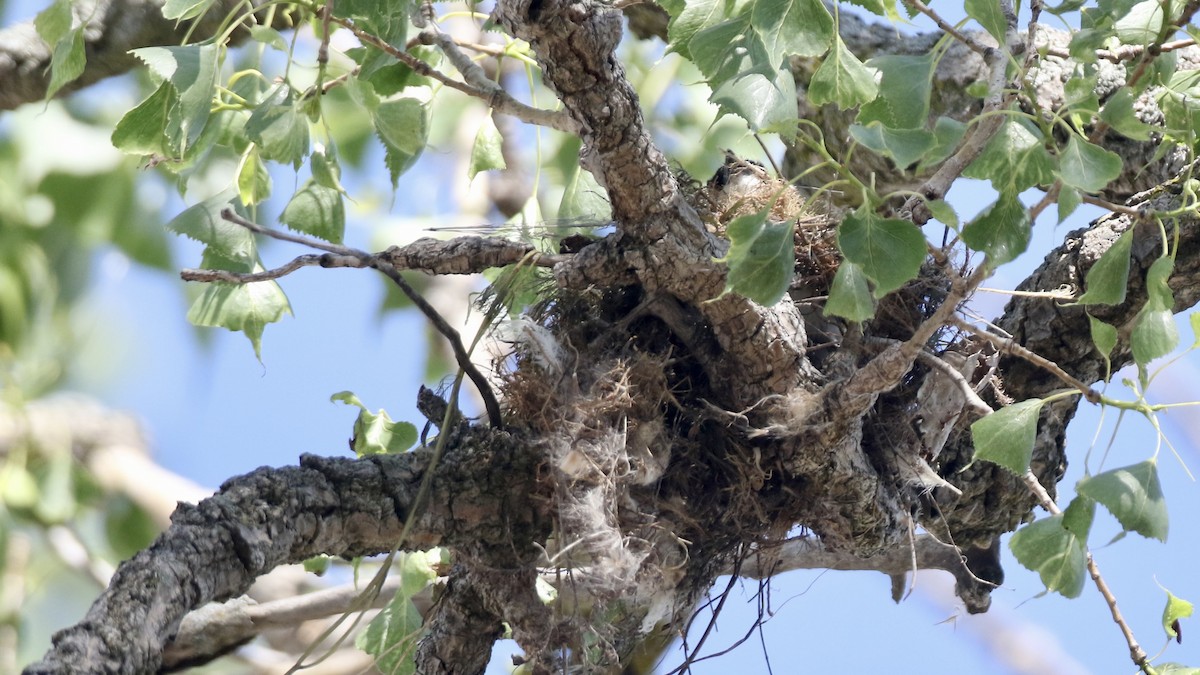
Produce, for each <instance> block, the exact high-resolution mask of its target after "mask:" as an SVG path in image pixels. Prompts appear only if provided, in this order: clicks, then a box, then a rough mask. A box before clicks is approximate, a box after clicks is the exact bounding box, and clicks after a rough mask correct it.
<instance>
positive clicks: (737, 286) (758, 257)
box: [725, 209, 796, 307]
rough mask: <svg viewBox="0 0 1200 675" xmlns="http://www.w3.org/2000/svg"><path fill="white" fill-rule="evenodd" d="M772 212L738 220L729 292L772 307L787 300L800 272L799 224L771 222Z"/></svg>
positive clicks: (733, 228) (732, 235)
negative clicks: (797, 265) (768, 219)
mask: <svg viewBox="0 0 1200 675" xmlns="http://www.w3.org/2000/svg"><path fill="white" fill-rule="evenodd" d="M768 212H769V209H763V210H762V211H759V212H757V213H750V214H747V215H744V216H739V217H737V218H734V219H733V220H732V221H730V223H729V227H728V228H727V229H726V234H727V235H728V237H729V241H730V242H732V245H731V246H730V247H729V253H728V254H726V256H725V262H726V264H727V265H728V266H729V275H728V277H727V278H726V282H725V283H726V290H727V291H733V292H734V293H739V294H741V295H744V296H746V297H747V298H750V299H751V300H753V301H755V302H757V303H759V304H760V305H764V306H767V307H770V306H771V305H774V304H775V303H777V302H779V301H780V300H781V299H782V298H783V294H784V293H786V292H787V289H788V286H790V285H791V283H792V278H793V277H794V276H795V270H796V248H795V247H796V244H795V221H791V220H789V221H787V222H784V223H772V222H767V213H768Z"/></svg>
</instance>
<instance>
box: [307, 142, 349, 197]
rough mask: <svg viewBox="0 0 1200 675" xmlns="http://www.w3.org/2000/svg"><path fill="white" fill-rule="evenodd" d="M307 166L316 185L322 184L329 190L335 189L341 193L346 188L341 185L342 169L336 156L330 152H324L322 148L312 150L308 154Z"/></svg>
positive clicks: (343, 192)
mask: <svg viewBox="0 0 1200 675" xmlns="http://www.w3.org/2000/svg"><path fill="white" fill-rule="evenodd" d="M308 167H309V169H310V170H311V171H312V178H313V180H314V181H316V183H317V185H323V186H325V187H327V188H329V189H331V190H337V191H338V192H339V193H341V194H345V192H346V189H345V188H344V187H342V180H341V177H342V170H341V167H340V166H338V162H337V157H336V156H334V155H332V154H325V151H324V150H323V149H318V150H314V151H313V153H312V154H311V155H309V156H308Z"/></svg>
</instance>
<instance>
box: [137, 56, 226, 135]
mask: <svg viewBox="0 0 1200 675" xmlns="http://www.w3.org/2000/svg"><path fill="white" fill-rule="evenodd" d="M130 53H131V54H133V55H134V56H136V57H138V58H139V59H141V61H142V62H143V63H145V64H146V65H147V66H148V67H149V68H150V70H151V71H153V72H154V74H155V75H157V76H158V77H160V78H162V79H165V80H167V81H169V82H170V83H171V86H173V87H174V88H175V93H176V95H177V97H178V98H177V99H176V100H175V105H173V106H172V107H171V111H170V114H169V124H168V127H167V135H168V137H169V138H171V139H172V145H173V146H175V147H182V148H186V147H187V146H189V145H191V144H192V143H193V142H195V140H196V139H197V138H198V137H199V136H200V133H201V132H202V131H204V125H205V124H206V123H207V122H208V116H209V113H210V111H211V109H212V99H213V94H214V93H215V91H216V78H217V70H218V69H217V60H218V58H219V57H220V50H219V49H218V48H217V46H216V45H213V44H203V45H187V46H184V47H143V48H141V49H134V50H132V51H130Z"/></svg>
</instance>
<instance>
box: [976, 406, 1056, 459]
mask: <svg viewBox="0 0 1200 675" xmlns="http://www.w3.org/2000/svg"><path fill="white" fill-rule="evenodd" d="M1041 412H1042V399H1040V398H1031V399H1028V400H1025V401H1021V402H1020V403H1014V404H1012V405H1009V406H1005V407H1003V408H1000V409H999V410H997V411H995V412H993V413H991V414H990V415H987V416H985V417H983V418H981V419H979V420H978V421H976V422H975V423H974V424H972V425H971V438H972V439H973V441H974V443H975V458H976V459H982V460H986V461H989V462H993V463H995V464H999V465H1000V466H1002V467H1004V468H1006V469H1008V470H1009V471H1011V472H1013V473H1014V474H1016V475H1018V476H1023V475H1025V472H1026V471H1028V470H1029V459H1030V457H1032V456H1033V441H1034V438H1035V437H1036V436H1037V422H1038V415H1039V414H1041Z"/></svg>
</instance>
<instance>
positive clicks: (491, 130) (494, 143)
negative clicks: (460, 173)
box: [467, 115, 507, 180]
mask: <svg viewBox="0 0 1200 675" xmlns="http://www.w3.org/2000/svg"><path fill="white" fill-rule="evenodd" d="M503 142H504V139H503V138H502V137H501V136H500V130H499V129H497V128H496V122H495V121H494V120H493V119H492V116H491V115H487V116H485V117H484V118H483V121H482V122H481V123H480V124H479V131H477V132H475V142H474V144H472V145H471V165H470V166H469V167H467V179H468V180H470V179H473V178H475V174H477V173H479V172H480V171H490V170H492V169H503V168H505V167H506V166H507V164H506V163H505V161H504V153H503V152H502V149H501V146H502V145H503Z"/></svg>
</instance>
